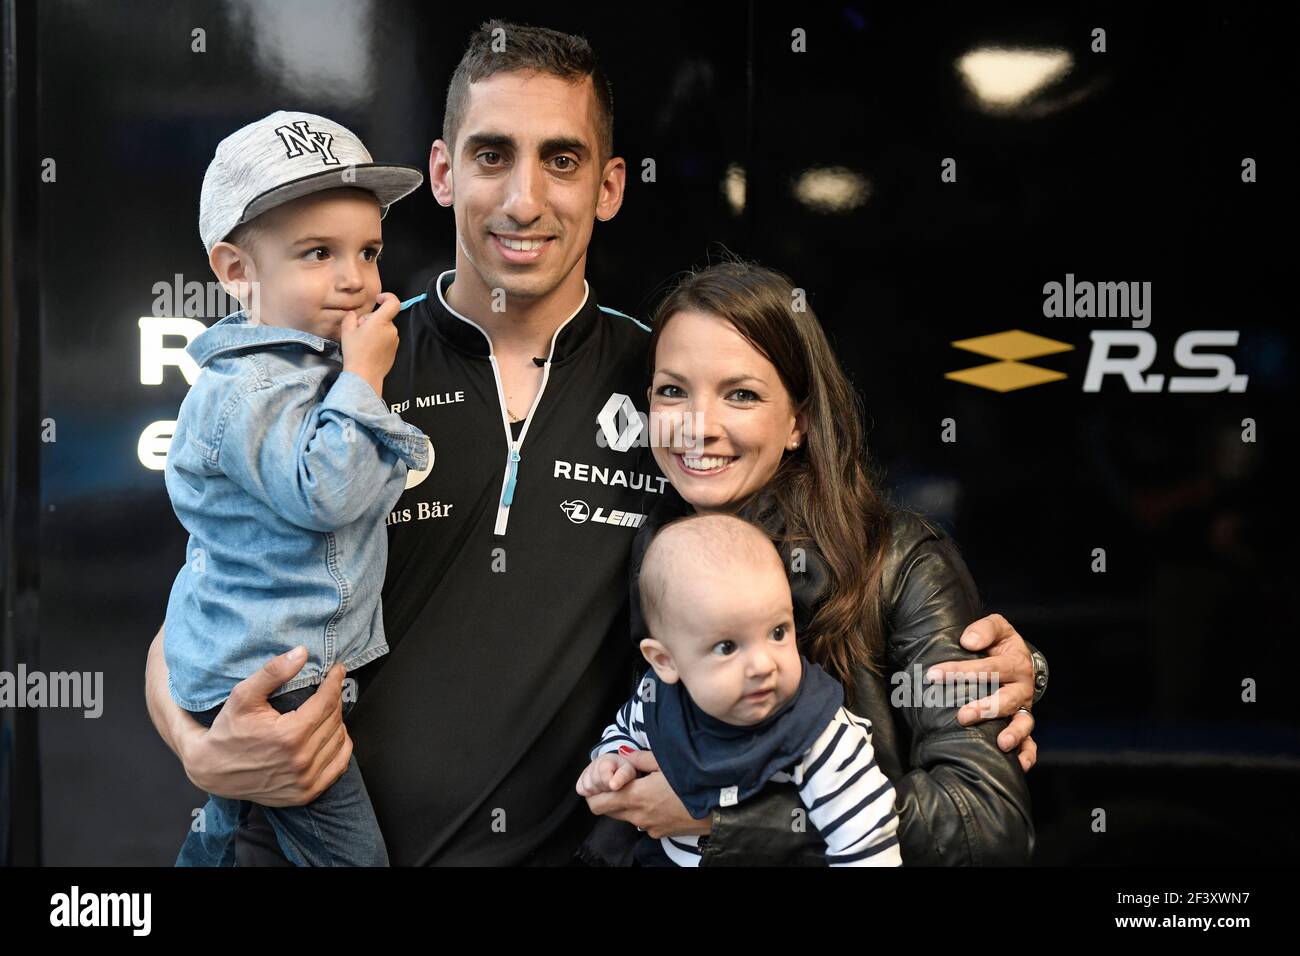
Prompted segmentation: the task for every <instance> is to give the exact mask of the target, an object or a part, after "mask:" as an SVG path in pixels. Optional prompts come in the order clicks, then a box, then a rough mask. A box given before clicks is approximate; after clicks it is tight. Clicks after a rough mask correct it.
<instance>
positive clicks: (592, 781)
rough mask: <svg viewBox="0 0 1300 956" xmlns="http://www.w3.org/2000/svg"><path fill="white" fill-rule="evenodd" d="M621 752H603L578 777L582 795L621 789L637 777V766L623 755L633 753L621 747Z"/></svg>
mask: <svg viewBox="0 0 1300 956" xmlns="http://www.w3.org/2000/svg"><path fill="white" fill-rule="evenodd" d="M619 750H620V753H616V754H614V753H609V754H601V755H600V756H599V757H597V758H596V759H595V760H593V761H592V762H591V763H590V764H588V765H587V769H586V770H584V771H583V772H582V776H580V777H579V778H578V784H577V790H578V796H580V797H594V796H595V795H596V794H598V793H610V792H613V791H615V790H621V789H622V788H623V787H624V786H626V785H627V784H629V783H631V782H632V781H633V780H635V779H636V766H635V765H634V764H633V763H632V761H630V760H628V759H627V758H626V757H624V756H622V754H623V753H633V752H634V751H633V750H632V749H631V748H630V747H629V748H626V749H624V748H621V747H620V748H619Z"/></svg>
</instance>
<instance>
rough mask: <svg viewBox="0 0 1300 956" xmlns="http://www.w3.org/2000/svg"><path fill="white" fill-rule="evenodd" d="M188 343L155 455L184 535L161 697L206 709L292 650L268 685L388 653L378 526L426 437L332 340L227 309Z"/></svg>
mask: <svg viewBox="0 0 1300 956" xmlns="http://www.w3.org/2000/svg"><path fill="white" fill-rule="evenodd" d="M186 351H187V352H189V354H190V355H191V356H192V357H193V358H194V360H195V361H196V362H197V363H198V365H199V367H200V370H201V371H200V374H199V377H198V379H197V380H196V381H195V383H194V386H193V387H192V388H191V389H190V392H189V394H188V395H186V396H185V400H184V402H182V403H181V410H180V414H179V415H178V416H177V422H176V428H175V431H174V432H173V436H172V442H171V448H170V449H169V451H168V453H167V466H166V483H167V493H168V495H170V497H171V502H172V507H173V509H174V510H175V511H176V516H177V517H178V518H179V519H180V521H181V524H183V525H184V526H185V528H186V530H188V531H189V532H190V538H189V544H188V545H187V548H186V562H185V565H184V567H182V568H181V570H180V573H179V574H177V575H176V580H175V582H174V583H173V585H172V590H171V596H170V598H169V600H168V602H167V619H166V623H165V624H164V634H163V647H164V657H165V659H166V661H167V667H168V670H169V675H168V685H169V688H170V690H171V694H172V698H173V699H174V700H175V701H176V703H177V704H179V705H180V706H181V707H183V708H185V709H186V710H190V711H200V710H208V709H210V708H212V707H215V706H216V705H217V704H219V703H221V702H223V701H224V700H225V699H226V698H227V697H229V696H230V691H231V689H232V688H233V687H234V685H235V684H236V683H238V682H239V681H241V680H243V679H244V678H246V677H248V676H249V675H251V674H253V673H254V672H256V671H257V670H258V669H259V668H261V667H262V666H263V665H264V664H265V663H266V662H267V661H268V660H269V659H270V658H271V657H273V656H275V655H277V654H282V653H284V652H285V651H288V650H289V649H291V648H293V647H294V646H296V645H298V644H302V645H304V646H305V647H306V648H307V662H306V664H305V665H304V666H303V668H302V670H301V671H299V672H298V674H297V675H296V676H295V677H294V678H293V679H292V680H291V681H289V682H288V683H287V684H284V685H283V686H281V687H280V688H279V689H278V690H277V691H276V692H275V695H278V694H282V693H286V692H288V691H291V690H296V689H298V688H300V687H309V686H312V685H314V684H318V683H320V681H321V679H322V678H323V677H324V675H325V673H326V672H327V671H328V670H329V669H330V668H331V667H332V666H333V665H334V664H335V663H337V662H342V663H343V665H344V666H345V667H346V668H348V669H349V670H351V669H353V668H356V667H360V666H361V665H362V664H365V663H367V662H368V661H372V660H374V659H375V658H377V657H380V656H381V655H383V654H386V653H387V652H388V644H387V643H386V641H385V638H384V620H383V614H382V610H381V606H380V591H381V589H382V587H383V582H384V572H385V567H386V565H387V561H388V534H387V530H386V527H385V520H386V518H387V515H388V513H389V511H390V510H391V509H392V507H393V505H394V504H396V502H397V499H398V498H399V497H400V496H401V494H402V491H403V489H404V487H405V485H406V476H407V471H408V468H410V469H415V470H417V471H423V470H425V469H426V468H428V466H429V459H430V449H431V445H430V443H429V440H428V438H427V437H426V436H425V434H424V433H423V432H421V431H420V430H419V429H418V428H416V427H415V426H413V425H409V424H407V423H406V422H404V421H402V419H401V417H400V416H398V415H397V414H395V413H394V412H391V411H390V410H389V409H388V408H387V407H386V406H385V405H384V403H383V400H382V399H381V398H380V397H379V396H378V395H376V394H375V391H374V389H373V388H371V386H370V385H369V384H368V383H367V382H366V381H365V380H364V379H363V378H361V377H360V376H358V375H356V374H355V373H353V372H345V371H343V370H342V367H343V366H342V351H341V348H340V345H339V343H338V342H334V341H331V340H329V339H324V338H321V337H320V336H317V335H313V334H311V333H309V332H302V331H299V330H297V329H291V328H282V327H279V326H271V325H249V324H248V317H247V315H246V313H245V312H243V311H242V310H241V311H239V312H235V313H232V314H231V315H228V316H226V317H225V318H224V319H222V320H221V321H220V322H217V323H215V324H214V325H213V326H212V327H211V328H209V329H207V330H206V331H205V332H203V333H202V334H201V335H199V336H198V337H197V338H195V339H194V341H193V342H191V343H190V345H189V347H188V348H187V349H186ZM275 695H273V696H275Z"/></svg>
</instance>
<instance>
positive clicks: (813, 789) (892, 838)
mask: <svg viewBox="0 0 1300 956" xmlns="http://www.w3.org/2000/svg"><path fill="white" fill-rule="evenodd" d="M670 745H671V741H661V742H660V743H659V745H658V746H660V747H663V746H670ZM621 746H627V747H632V748H634V749H636V750H651V751H653V750H654V749H656V748H655V747H654V746H652V745H651V742H650V739H649V738H648V737H647V736H646V733H645V725H644V716H643V711H642V702H641V699H640V697H637V696H634V697H633V698H632V699H630V700H629V701H628V702H627V703H626V704H624V705H623V706H622V707H621V708H620V709H619V712H618V714H617V716H616V717H615V718H614V722H613V723H612V724H610V725H609V726H608V727H606V728H605V732H604V733H603V734H602V735H601V739H600V743H599V744H597V745H596V746H595V747H594V748H593V749H592V751H591V759H592V760H595V759H596V758H597V757H599V756H600V755H601V754H606V753H613V752H616V751H617V750H618V748H619V747H621ZM770 780H771V781H776V782H778V783H785V782H790V783H793V784H794V785H795V786H796V787H797V788H798V791H799V798H800V799H801V800H802V801H803V804H804V806H805V807H807V808H808V818H809V820H811V821H812V824H813V826H815V827H816V828H817V831H818V832H819V833H820V834H821V835H822V838H823V839H825V841H826V861H827V863H829V864H830V865H831V866H902V865H903V858H902V856H901V855H900V853H899V850H898V816H897V814H896V813H895V812H894V785H893V784H891V783H890V782H889V778H888V777H886V776H885V775H884V773H883V772H882V771H881V769H880V767H879V766H878V765H877V763H876V757H875V751H874V750H873V749H872V746H871V722H870V721H869V720H867V719H866V718H864V717H859V716H857V715H856V714H853V713H851V712H850V711H848V710H846V709H845V708H844V707H841V708H840V709H839V710H838V711H837V712H836V714H835V716H834V718H832V720H831V722H830V723H829V724H827V725H826V730H825V731H823V732H822V734H821V736H819V737H818V738H817V740H816V742H815V743H814V744H813V745H812V746H811V747H810V748H809V749H808V750H807V751H806V752H805V753H804V755H803V756H802V757H801V758H800V759H799V761H798V762H797V763H795V764H794V766H793V767H790V768H789V769H788V770H786V771H784V772H780V773H776V774H773V775H772V777H771V778H770ZM660 843H661V844H662V846H663V849H664V853H666V854H667V855H668V858H669V859H670V860H672V861H673V862H674V863H676V864H677V865H678V866H699V864H700V847H699V837H698V836H695V835H687V834H679V835H676V836H666V837H663V838H662V839H661V840H660Z"/></svg>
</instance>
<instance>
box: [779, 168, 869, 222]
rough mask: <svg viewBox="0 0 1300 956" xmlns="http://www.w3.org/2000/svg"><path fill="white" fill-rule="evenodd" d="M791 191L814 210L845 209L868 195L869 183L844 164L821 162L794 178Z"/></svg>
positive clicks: (834, 211) (862, 200) (854, 207)
mask: <svg viewBox="0 0 1300 956" xmlns="http://www.w3.org/2000/svg"><path fill="white" fill-rule="evenodd" d="M794 195H795V198H796V199H798V200H799V201H800V202H801V203H803V204H804V205H805V206H807V207H808V208H810V209H812V210H814V211H816V212H829V213H840V212H848V211H849V210H851V209H857V208H858V207H859V206H861V205H863V204H864V203H866V201H867V200H868V199H869V198H870V197H871V183H870V182H868V180H867V178H866V177H865V176H863V175H862V174H861V173H856V172H854V171H853V170H851V169H846V168H845V167H843V166H823V167H821V168H818V169H808V170H805V171H804V172H803V173H802V174H801V175H800V176H799V178H798V179H797V180H795V184H794Z"/></svg>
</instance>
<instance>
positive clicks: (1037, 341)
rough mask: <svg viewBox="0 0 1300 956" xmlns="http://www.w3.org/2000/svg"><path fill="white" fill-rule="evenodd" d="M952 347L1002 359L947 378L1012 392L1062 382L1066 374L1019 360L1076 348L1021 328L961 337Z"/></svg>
mask: <svg viewBox="0 0 1300 956" xmlns="http://www.w3.org/2000/svg"><path fill="white" fill-rule="evenodd" d="M952 346H953V347H954V348H959V349H964V350H965V351H967V352H975V353H976V354H978V355H987V356H988V357H989V358H995V359H1001V360H1002V361H1000V362H990V363H989V364H987V365H976V366H974V367H972V368H964V369H961V370H960V371H957V372H948V373H946V374H945V375H944V378H948V379H952V380H953V381H955V382H964V383H965V384H967V385H974V386H976V387H977V388H987V389H989V390H991V391H994V392H1013V391H1015V390H1016V389H1018V388H1029V387H1030V386H1031V385H1042V384H1043V383H1045V382H1056V381H1060V380H1061V379H1063V378H1065V377H1066V376H1065V374H1064V373H1063V372H1054V371H1052V370H1051V369H1046V368H1039V367H1038V366H1037V365H1029V364H1027V363H1025V362H1022V361H1019V360H1020V359H1030V358H1040V357H1041V356H1044V355H1055V354H1056V353H1058V352H1072V351H1074V346H1073V345H1070V344H1069V343H1068V342H1058V341H1056V340H1055V339H1049V338H1045V337H1043V336H1041V335H1034V334H1033V333H1031V332H1022V331H1021V330H1020V329H1011V330H1009V331H1006V332H997V333H995V334H993V335H979V336H976V337H975V338H973V339H961V340H959V341H956V342H953V343H952Z"/></svg>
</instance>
